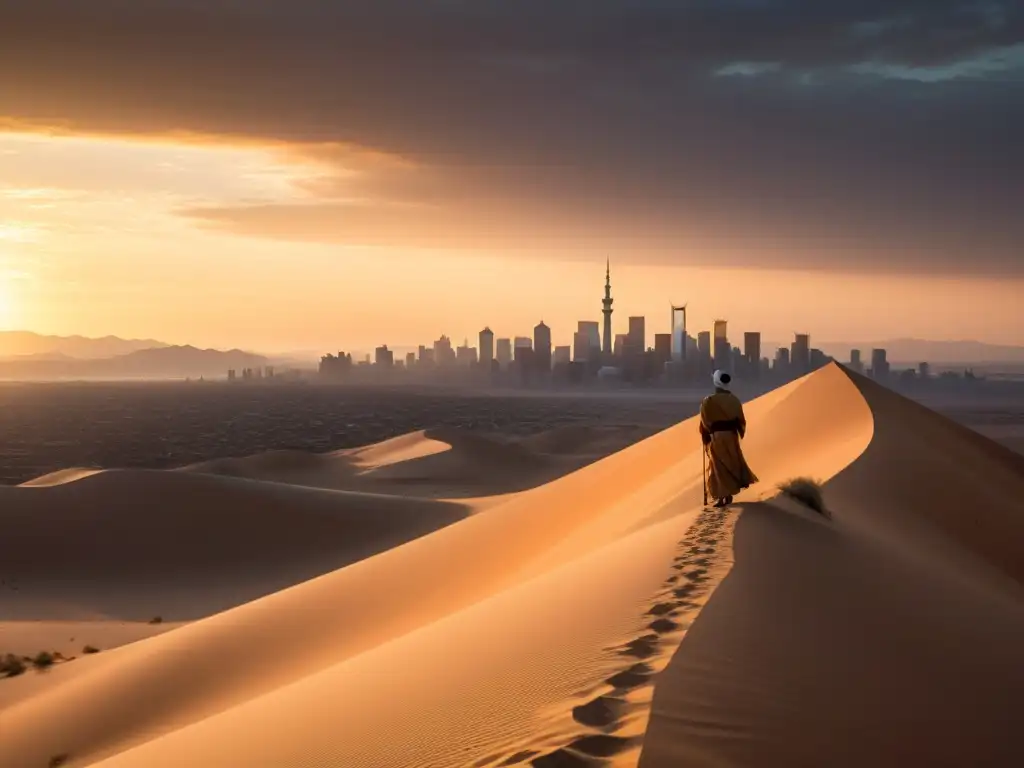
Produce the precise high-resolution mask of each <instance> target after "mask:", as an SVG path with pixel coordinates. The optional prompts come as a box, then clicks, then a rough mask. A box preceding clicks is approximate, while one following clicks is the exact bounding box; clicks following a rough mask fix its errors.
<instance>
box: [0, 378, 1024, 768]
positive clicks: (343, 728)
mask: <svg viewBox="0 0 1024 768" xmlns="http://www.w3.org/2000/svg"><path fill="white" fill-rule="evenodd" d="M107 386H108V388H107V389H104V388H103V387H99V388H93V389H89V388H86V387H79V388H78V389H75V388H74V387H72V388H71V389H66V388H65V389H62V390H59V391H60V393H61V394H60V396H59V397H60V398H62V400H61V407H60V408H54V407H53V406H52V404H51V405H50V406H48V407H45V408H42V407H41V408H40V409H37V410H36V411H32V410H31V409H25V408H22V409H20V410H19V412H18V413H17V414H16V415H15V416H14V417H11V416H10V415H9V414H7V415H5V416H4V419H5V421H6V427H7V429H8V430H10V429H11V426H10V425H11V424H14V425H15V428H16V431H17V435H16V436H15V437H12V436H11V434H10V432H9V431H8V432H7V433H6V434H5V436H4V440H5V442H4V443H3V446H4V447H3V451H4V453H3V456H4V463H5V472H7V473H8V477H9V478H13V479H14V480H17V481H18V483H20V484H19V485H14V484H8V485H4V486H0V531H2V536H0V653H3V654H5V656H4V663H5V670H7V674H8V676H7V677H0V766H3V768H7V767H8V766H10V767H11V768H34V767H35V766H39V768H44V767H45V766H58V765H66V766H95V767H96V768H172V767H173V768H180V767H181V766H194V767H196V768H220V767H221V766H224V767H226V768H232V767H234V766H237V767H238V768H242V767H243V766H245V767H246V768H251V767H253V766H256V767H258V768H263V767H266V768H270V767H271V766H274V767H277V766H281V767H284V768H291V767H292V766H294V767H295V768H299V767H301V768H334V767H336V766H479V767H480V768H484V767H485V766H512V765H534V766H541V767H543V766H603V765H614V766H633V765H642V766H654V767H655V768H659V767H660V766H678V765H695V766H747V765H749V766H819V765H827V766H851V767H852V766H865V765H871V766H909V765H928V766H963V765H985V766H1004V765H1005V766H1015V765H1022V764H1024V739H1021V738H1020V731H1021V726H1024V713H1022V711H1021V708H1020V706H1019V702H1020V700H1021V698H1022V696H1024V664H1022V663H1021V648H1022V647H1024V585H1022V581H1024V456H1021V455H1020V454H1018V453H1015V452H1013V451H1011V450H1009V449H1008V448H1006V447H1005V446H1002V445H999V444H997V443H996V442H994V441H993V440H990V439H989V438H987V437H985V436H984V435H982V434H979V432H977V431H974V430H972V429H969V428H967V427H965V426H964V424H963V423H958V422H957V421H955V420H953V419H949V418H946V417H944V416H942V415H941V414H939V413H936V412H935V411H934V410H930V409H928V408H926V407H924V406H922V405H920V404H918V403H915V402H912V401H910V400H907V399H905V398H903V397H901V396H900V395H898V394H897V393H895V392H892V391H890V390H888V389H885V388H882V387H880V386H878V385H877V384H875V383H873V382H871V381H869V380H866V379H864V378H862V377H859V376H857V375H855V374H851V373H849V372H847V371H845V370H844V369H842V368H840V367H838V366H836V365H830V366H827V367H825V368H823V369H821V370H819V371H816V372H815V373H812V374H810V375H809V376H806V377H804V378H802V379H799V380H797V381H795V382H792V383H790V384H787V385H785V386H783V387H780V388H779V389H776V390H774V391H772V392H769V393H767V394H765V395H763V396H761V397H758V398H756V399H753V400H751V401H749V402H748V403H747V404H746V412H747V419H748V433H747V436H746V439H745V440H744V451H745V452H746V454H747V457H748V460H749V462H750V464H751V466H752V467H753V468H754V470H755V471H756V472H757V474H758V476H759V478H760V481H759V482H758V483H757V484H756V485H755V486H753V487H751V488H749V489H747V490H746V491H745V492H744V493H743V494H741V495H740V496H738V497H737V499H736V502H735V503H734V504H732V505H731V506H729V507H727V508H724V509H714V508H705V507H703V505H702V451H701V446H700V442H699V440H698V439H697V438H696V429H697V424H696V420H695V419H694V418H693V417H692V414H693V413H694V412H695V409H696V402H695V401H691V402H689V403H685V402H682V401H676V402H659V401H656V400H655V399H651V398H629V397H623V398H617V399H613V400H598V399H588V398H576V399H574V398H566V397H561V398H547V399H545V398H536V397H535V398H518V399H516V398H511V399H508V400H504V399H500V398H497V399H495V398H491V399H488V398H486V397H483V398H464V399H454V398H452V397H451V396H445V395H442V394H435V395H416V396H412V395H409V394H401V395H396V394H394V393H390V394H385V393H378V394H364V395H360V396H359V397H363V398H365V399H364V400H363V401H362V402H361V404H357V403H355V399H353V398H348V399H345V398H342V397H339V394H338V392H337V391H334V392H333V394H332V390H330V389H323V390H317V389H316V388H312V389H310V390H309V392H312V393H313V394H309V395H295V394H291V395H289V397H292V398H295V397H308V398H314V399H315V398H320V397H324V398H329V397H334V398H336V401H328V400H324V401H322V403H323V404H321V405H319V406H317V405H316V404H315V403H314V402H313V400H308V401H303V402H305V403H306V404H305V405H303V406H302V407H301V408H296V407H294V404H293V405H290V406H288V407H285V406H283V405H280V401H278V402H279V404H278V405H277V406H274V405H273V403H272V397H271V395H269V394H265V392H272V390H271V389H269V388H265V389H257V388H252V389H247V390H239V391H238V392H237V393H235V392H232V393H230V394H231V396H232V397H236V398H237V397H242V398H243V399H244V400H245V399H248V400H247V402H246V403H245V404H244V406H241V408H242V410H239V407H240V406H239V404H238V403H234V404H232V403H228V402H227V401H225V400H223V399H220V400H218V399H217V398H220V397H221V395H220V394H215V395H208V394H203V395H202V396H195V397H189V396H186V395H181V396H180V397H179V398H178V399H173V398H167V397H166V394H167V392H172V391H173V392H180V390H175V389H173V388H168V389H166V390H165V391H164V392H163V397H162V399H161V397H157V396H156V395H154V394H153V393H154V392H157V391H158V389H148V390H141V389H140V390H137V391H136V390H132V393H131V394H130V395H125V394H124V393H125V392H126V391H128V390H126V389H124V388H118V387H113V388H110V387H109V385H107ZM53 391H56V390H51V391H50V394H51V396H52V392H53ZM208 391H209V392H214V390H212V389H211V390H208ZM222 391H226V388H224V389H223V390H222ZM68 392H72V393H73V394H70V395H69V394H67V393H68ZM140 392H141V393H143V394H139V393H140ZM325 393H326V394H325ZM274 396H275V397H278V398H280V397H281V395H280V393H276V394H275V395H274ZM133 397H134V398H135V399H134V400H133V399H132V398H133ZM431 397H433V398H437V399H436V400H430V398H431ZM261 398H266V399H261ZM374 398H376V399H374ZM388 398H392V399H391V400H388ZM396 398H397V399H396ZM403 398H404V399H403ZM513 401H515V402H513ZM317 402H320V401H317ZM331 402H334V404H331ZM83 403H85V404H86V405H85V406H84V407H83V405H82V404H83ZM126 403H129V405H127V406H126ZM131 403H134V405H132V404H131ZM140 403H141V404H142V405H140ZM161 403H162V404H161ZM396 403H398V404H396ZM467 403H468V404H467ZM445 408H448V409H449V410H447V411H446V410H445ZM687 409H688V410H687ZM33 413H34V414H35V415H32V414H33ZM40 414H45V415H44V416H40ZM12 418H13V421H12V420H11V419H12ZM40 418H42V421H43V423H45V424H46V425H47V426H46V428H45V429H42V428H40V429H36V426H38V424H39V423H40V421H39V420H40ZM959 421H960V422H969V418H965V417H964V416H963V414H960V419H959ZM348 425H353V426H351V427H350V426H348ZM368 425H373V426H368ZM346 430H348V431H346ZM375 430H376V431H375ZM112 435H113V436H115V438H114V439H112V438H111V436H112ZM340 441H345V442H344V443H342V444H339V442H340ZM349 441H351V442H349ZM44 443H49V445H48V446H43V447H40V445H41V444H44ZM12 445H14V446H15V447H14V448H13V449H12V447H11V446H12ZM159 445H162V446H163V448H162V452H160V451H158V450H157V449H156V448H155V447H154V446H159ZM47 450H49V451H50V453H49V454H47V452H46V451H47ZM10 457H13V458H14V459H16V461H9V458H10ZM98 467H107V468H108V469H98ZM40 470H42V471H40ZM25 474H28V475H29V476H24V475H25ZM797 477H808V478H812V479H814V480H816V481H817V482H818V483H819V484H820V488H821V491H822V495H823V499H824V504H825V506H824V509H811V508H810V507H808V506H807V505H806V504H804V503H802V502H801V501H800V500H799V499H796V498H793V497H792V496H790V495H788V494H786V493H783V492H780V490H779V486H780V484H784V483H786V482H787V481H789V480H791V479H793V478H797ZM87 646H88V647H87ZM40 651H48V652H49V655H48V656H38V655H37V654H39V652H40ZM2 674H4V673H0V675H2Z"/></svg>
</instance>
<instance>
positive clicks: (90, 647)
mask: <svg viewBox="0 0 1024 768" xmlns="http://www.w3.org/2000/svg"><path fill="white" fill-rule="evenodd" d="M99 652H100V649H99V648H97V647H96V646H94V645H87V646H85V647H84V648H83V649H82V653H84V654H86V655H88V654H90V653H99Z"/></svg>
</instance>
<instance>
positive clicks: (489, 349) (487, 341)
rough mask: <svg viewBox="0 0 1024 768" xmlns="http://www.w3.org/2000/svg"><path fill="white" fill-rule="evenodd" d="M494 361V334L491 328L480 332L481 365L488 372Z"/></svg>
mask: <svg viewBox="0 0 1024 768" xmlns="http://www.w3.org/2000/svg"><path fill="white" fill-rule="evenodd" d="M493 359H494V332H493V331H492V330H491V329H490V328H484V329H483V330H482V331H480V364H481V365H482V366H483V367H484V368H485V369H487V370H490V368H491V361H492V360H493Z"/></svg>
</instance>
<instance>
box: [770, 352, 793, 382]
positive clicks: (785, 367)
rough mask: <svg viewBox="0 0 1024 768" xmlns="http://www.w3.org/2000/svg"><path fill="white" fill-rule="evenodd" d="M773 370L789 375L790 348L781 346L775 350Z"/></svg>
mask: <svg viewBox="0 0 1024 768" xmlns="http://www.w3.org/2000/svg"><path fill="white" fill-rule="evenodd" d="M772 370H774V371H775V372H776V373H780V374H785V375H789V371H790V364H789V350H788V349H786V348H785V347H779V348H778V349H777V350H775V365H774V367H773V368H772Z"/></svg>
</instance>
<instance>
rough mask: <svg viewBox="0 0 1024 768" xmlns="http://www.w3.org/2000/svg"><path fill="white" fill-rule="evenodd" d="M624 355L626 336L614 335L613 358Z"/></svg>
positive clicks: (621, 334)
mask: <svg viewBox="0 0 1024 768" xmlns="http://www.w3.org/2000/svg"><path fill="white" fill-rule="evenodd" d="M625 353H626V334H624V333H616V334H615V343H614V345H613V346H612V354H613V355H614V356H615V357H622V356H623V355H624V354H625Z"/></svg>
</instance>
